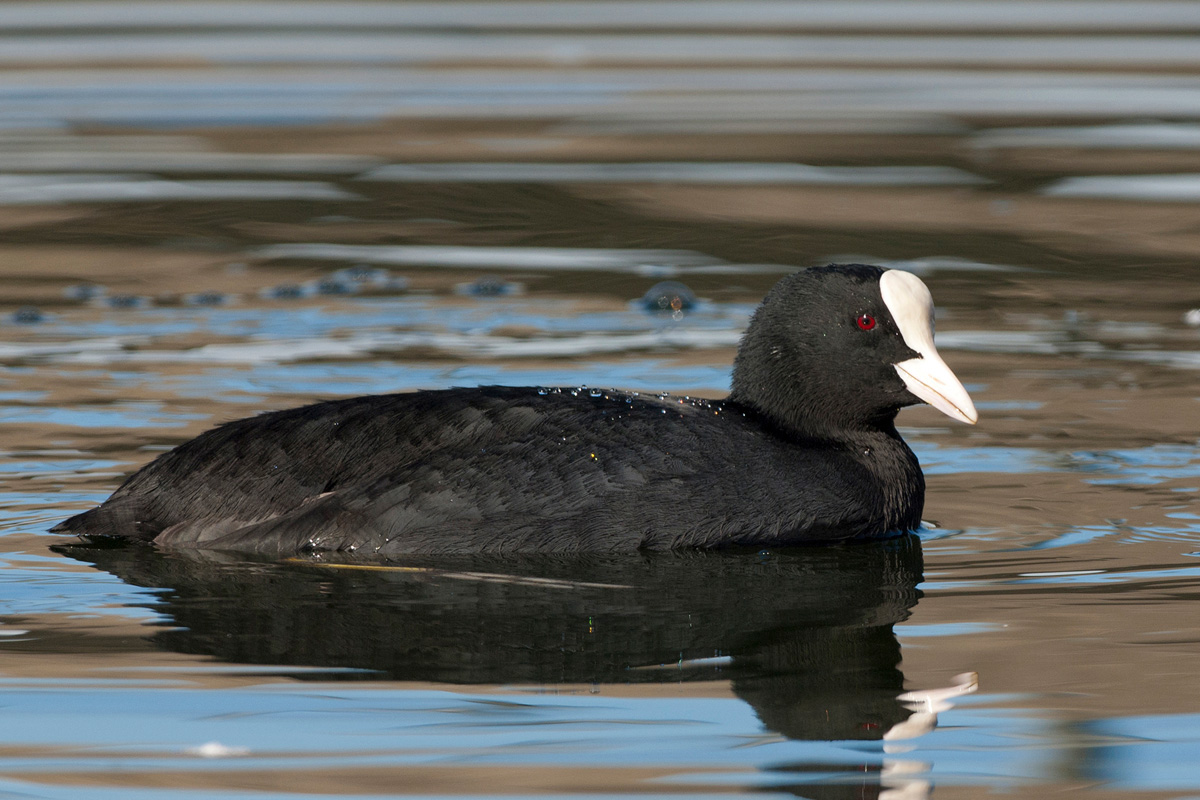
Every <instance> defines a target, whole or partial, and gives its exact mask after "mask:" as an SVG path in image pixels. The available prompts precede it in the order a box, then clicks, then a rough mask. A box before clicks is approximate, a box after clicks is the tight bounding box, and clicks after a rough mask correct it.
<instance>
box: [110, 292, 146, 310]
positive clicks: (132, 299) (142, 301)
mask: <svg viewBox="0 0 1200 800" xmlns="http://www.w3.org/2000/svg"><path fill="white" fill-rule="evenodd" d="M102 302H103V304H104V305H106V306H108V307H109V308H115V309H118V310H121V311H125V310H128V309H133V308H146V307H147V306H149V305H150V298H148V297H142V296H141V295H136V294H114V295H109V296H108V297H104V298H102Z"/></svg>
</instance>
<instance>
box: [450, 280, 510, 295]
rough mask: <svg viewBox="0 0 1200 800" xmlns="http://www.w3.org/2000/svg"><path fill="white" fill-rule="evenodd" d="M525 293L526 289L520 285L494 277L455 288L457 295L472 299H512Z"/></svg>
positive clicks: (461, 284) (456, 285)
mask: <svg viewBox="0 0 1200 800" xmlns="http://www.w3.org/2000/svg"><path fill="white" fill-rule="evenodd" d="M524 291H525V287H524V286H523V285H522V284H520V283H516V282H514V281H506V280H504V279H502V278H493V277H483V278H478V279H477V280H473V281H469V282H467V283H459V284H455V286H454V292H455V293H456V294H463V295H468V296H470V297H511V296H513V295H518V294H521V293H523V292H524Z"/></svg>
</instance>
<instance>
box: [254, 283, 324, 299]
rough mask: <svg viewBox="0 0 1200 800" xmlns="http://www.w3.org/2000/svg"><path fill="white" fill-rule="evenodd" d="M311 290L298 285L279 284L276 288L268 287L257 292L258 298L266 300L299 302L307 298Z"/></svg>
mask: <svg viewBox="0 0 1200 800" xmlns="http://www.w3.org/2000/svg"><path fill="white" fill-rule="evenodd" d="M310 294H311V290H310V289H309V288H308V287H305V286H301V285H300V284H298V283H281V284H279V285H278V286H268V287H266V288H265V289H262V290H261V291H259V293H258V295H259V297H262V298H264V299H267V300H300V299H303V298H305V297H308V296H309V295H310Z"/></svg>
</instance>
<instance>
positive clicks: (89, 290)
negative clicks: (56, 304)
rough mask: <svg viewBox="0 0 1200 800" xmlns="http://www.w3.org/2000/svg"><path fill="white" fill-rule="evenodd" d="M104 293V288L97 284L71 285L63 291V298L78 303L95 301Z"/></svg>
mask: <svg viewBox="0 0 1200 800" xmlns="http://www.w3.org/2000/svg"><path fill="white" fill-rule="evenodd" d="M106 293H107V292H106V290H105V288H104V287H103V286H101V285H99V284H97V283H73V284H71V285H70V286H68V287H67V288H65V289H63V297H65V298H67V299H68V300H74V301H76V302H79V303H87V302H90V301H92V300H96V299H98V298H100V297H103V296H104V295H105V294H106Z"/></svg>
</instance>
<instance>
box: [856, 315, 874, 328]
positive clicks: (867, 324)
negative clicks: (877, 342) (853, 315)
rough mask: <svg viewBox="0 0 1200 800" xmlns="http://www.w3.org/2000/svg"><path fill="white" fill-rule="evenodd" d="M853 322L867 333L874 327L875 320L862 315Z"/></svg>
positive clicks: (869, 316)
mask: <svg viewBox="0 0 1200 800" xmlns="http://www.w3.org/2000/svg"><path fill="white" fill-rule="evenodd" d="M854 321H855V322H857V323H858V327H860V328H862V329H863V330H864V331H869V330H871V329H872V328H874V327H875V318H874V317H872V316H871V315H870V314H863V315H862V316H861V317H859V318H858V319H856V320H854Z"/></svg>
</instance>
